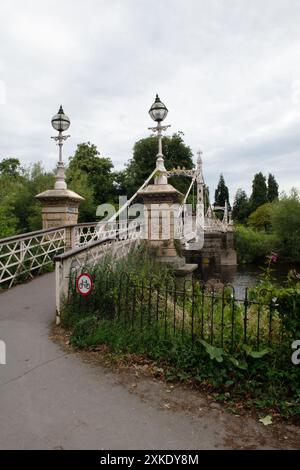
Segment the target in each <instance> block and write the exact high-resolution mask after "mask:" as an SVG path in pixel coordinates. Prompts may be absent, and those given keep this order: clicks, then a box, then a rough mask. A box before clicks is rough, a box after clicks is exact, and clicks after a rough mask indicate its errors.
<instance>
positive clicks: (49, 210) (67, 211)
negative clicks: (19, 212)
mask: <svg viewBox="0 0 300 470" xmlns="http://www.w3.org/2000/svg"><path fill="white" fill-rule="evenodd" d="M35 197H36V198H37V199H38V200H39V201H40V202H41V203H42V207H43V208H42V221H43V229H47V228H52V227H59V226H60V225H75V224H77V220H78V207H79V204H80V202H82V201H84V198H83V197H81V196H79V194H76V193H75V192H74V191H71V190H70V189H48V190H47V191H44V192H43V193H40V194H37V195H36V196H35Z"/></svg>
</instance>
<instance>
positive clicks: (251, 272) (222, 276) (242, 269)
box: [199, 264, 300, 299]
mask: <svg viewBox="0 0 300 470" xmlns="http://www.w3.org/2000/svg"><path fill="white" fill-rule="evenodd" d="M272 269H274V271H273V272H272V278H273V280H274V283H275V284H278V285H284V281H285V280H286V277H287V274H288V272H289V271H290V270H291V269H296V271H297V272H300V265H299V264H298V265H296V264H275V265H273V266H272ZM199 274H200V277H201V278H202V279H203V280H204V281H206V282H209V281H210V280H212V279H214V280H215V279H218V280H220V281H221V282H222V283H223V284H231V285H232V286H233V287H234V289H235V295H236V297H237V298H239V299H243V298H244V296H245V289H246V287H252V286H254V285H255V284H256V283H257V282H258V281H259V279H260V276H261V274H262V270H261V269H260V267H259V266H258V265H254V264H243V265H239V266H222V267H221V271H220V272H215V271H212V270H211V269H210V268H209V267H206V266H204V267H203V268H202V271H201V273H199Z"/></svg>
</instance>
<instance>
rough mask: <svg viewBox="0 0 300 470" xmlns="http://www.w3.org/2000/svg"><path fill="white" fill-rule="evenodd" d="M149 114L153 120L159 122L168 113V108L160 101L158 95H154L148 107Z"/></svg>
mask: <svg viewBox="0 0 300 470" xmlns="http://www.w3.org/2000/svg"><path fill="white" fill-rule="evenodd" d="M149 114H150V116H151V118H152V119H153V121H156V122H161V121H163V120H164V119H165V118H166V116H167V114H168V109H167V107H166V105H165V104H164V103H162V102H161V101H160V99H159V96H158V95H156V98H155V101H154V103H153V105H152V106H151V108H150V109H149Z"/></svg>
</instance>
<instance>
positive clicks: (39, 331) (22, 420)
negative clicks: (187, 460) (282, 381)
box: [0, 274, 257, 449]
mask: <svg viewBox="0 0 300 470" xmlns="http://www.w3.org/2000/svg"><path fill="white" fill-rule="evenodd" d="M54 304H55V303H54V275H53V274H47V275H44V276H41V277H39V278H36V279H35V280H33V281H31V282H30V283H29V284H24V285H19V286H16V287H14V288H12V289H11V290H9V291H7V292H5V293H3V294H1V295H0V338H1V339H3V340H4V341H5V342H6V345H7V365H0V422H1V426H0V449H43V448H44V449H54V448H64V449H76V448H83V449H88V448H96V449H101V448H103V449H115V448H123V449H124V448H125V449H132V448H146V449H153V448H154V449H155V448H160V449H161V448H165V449H176V448H179V449H180V448H185V449H189V448H198V449H201V448H210V449H212V448H216V447H217V448H223V447H226V446H225V445H224V438H226V435H227V436H228V434H227V432H230V429H228V425H229V424H230V422H232V421H236V422H237V423H239V420H240V418H235V417H234V416H229V415H227V414H226V413H224V412H221V411H216V410H212V409H209V408H208V409H207V410H206V411H205V412H204V414H203V416H201V417H197V416H192V415H190V414H188V413H185V412H182V411H176V412H175V411H171V410H168V409H165V410H163V409H160V408H159V406H157V404H156V405H155V404H153V403H152V402H151V401H150V400H143V401H142V400H141V399H140V397H139V396H138V395H135V394H131V393H129V392H128V390H127V389H126V388H125V387H124V386H123V385H120V384H118V382H117V380H118V378H117V377H118V376H117V375H116V374H112V373H108V372H107V371H105V370H104V369H103V368H101V367H100V366H99V367H98V366H92V365H89V364H86V363H83V362H82V360H81V359H80V357H79V356H78V355H76V354H65V353H64V352H63V351H62V350H61V349H60V347H59V346H58V345H56V344H55V343H53V342H52V341H51V340H50V339H49V326H50V322H51V321H52V320H53V318H54ZM155 383H156V385H157V382H155ZM161 387H162V388H163V387H164V386H163V384H161ZM156 390H157V389H156ZM244 424H245V423H244ZM236 425H238V424H236ZM236 425H235V426H236ZM247 426H248V429H250V428H251V426H250V423H248V424H247ZM247 426H246V428H247ZM252 427H253V423H252ZM244 429H245V427H244ZM232 432H233V431H232ZM232 432H230V434H232ZM239 433H240V434H241V435H242V433H243V432H242V430H241V429H240V431H238V432H236V430H235V434H236V436H238V435H239ZM255 436H256V437H255ZM237 438H238V437H237ZM256 438H257V434H256V433H254V434H253V441H252V443H253V444H254V442H256V441H255V439H256ZM247 443H249V436H247ZM230 446H232V442H231V441H230Z"/></svg>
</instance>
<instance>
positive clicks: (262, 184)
mask: <svg viewBox="0 0 300 470" xmlns="http://www.w3.org/2000/svg"><path fill="white" fill-rule="evenodd" d="M266 202H268V195H267V184H266V177H265V176H264V175H263V174H262V173H261V172H259V173H256V175H254V178H253V182H252V194H251V197H250V205H251V212H253V211H255V210H256V209H257V208H258V207H259V206H261V205H262V204H265V203H266Z"/></svg>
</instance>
